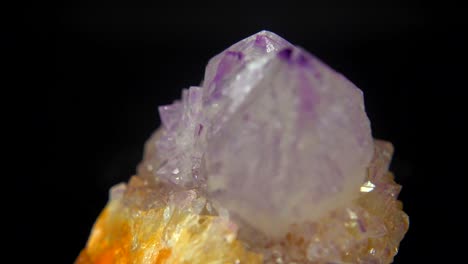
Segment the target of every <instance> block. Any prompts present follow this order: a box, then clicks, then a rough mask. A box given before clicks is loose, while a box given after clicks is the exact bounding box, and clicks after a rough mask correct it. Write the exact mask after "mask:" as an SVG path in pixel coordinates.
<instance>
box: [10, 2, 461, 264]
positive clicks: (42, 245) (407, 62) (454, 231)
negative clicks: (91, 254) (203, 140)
mask: <svg viewBox="0 0 468 264" xmlns="http://www.w3.org/2000/svg"><path fill="white" fill-rule="evenodd" d="M311 3H312V2H311ZM80 4H82V3H80ZM218 4H219V3H218ZM334 4H335V2H333V3H332V2H330V3H329V4H327V5H325V4H322V5H317V6H314V5H313V4H308V5H306V4H301V5H299V4H297V5H296V4H292V3H288V4H286V3H279V4H275V3H273V2H269V3H265V4H261V5H260V4H259V5H257V6H255V5H253V4H252V3H249V4H240V3H228V4H226V5H222V4H219V5H218V6H216V7H214V6H213V5H210V6H209V7H203V6H202V5H199V6H198V7H196V8H189V7H188V6H186V5H185V4H182V3H181V4H180V6H179V7H171V8H169V7H160V6H158V5H157V4H154V5H153V6H152V7H145V8H142V7H138V8H136V7H116V6H114V5H111V4H108V5H106V6H104V7H89V6H87V7H84V5H82V6H81V7H74V8H71V7H60V8H59V7H55V6H54V7H53V8H52V7H50V8H39V7H37V8H25V9H24V10H21V12H19V13H18V15H16V16H15V18H14V19H13V20H10V21H9V22H10V24H7V26H6V27H3V28H5V30H2V31H3V32H2V33H3V34H2V39H3V40H2V46H3V47H4V48H3V50H4V54H5V55H6V56H5V57H6V60H4V63H5V64H6V65H7V66H8V67H7V68H8V69H7V70H6V71H4V72H3V73H4V76H5V77H6V78H4V80H8V82H9V81H11V80H10V79H9V77H12V80H13V82H11V83H10V85H5V86H4V87H6V88H7V89H6V90H8V91H12V92H13V93H14V94H15V96H14V98H15V99H18V100H15V101H10V100H9V98H10V97H8V96H6V95H5V96H3V100H2V101H5V102H4V104H3V106H7V109H6V110H5V111H4V113H6V114H7V116H10V117H11V116H13V118H12V121H13V123H12V126H10V128H12V129H11V131H13V133H14V134H16V135H19V136H20V138H21V139H20V140H19V141H15V146H16V147H15V148H16V151H15V152H12V153H11V154H10V156H13V158H14V159H15V160H16V161H19V163H20V164H19V165H7V166H8V167H14V173H13V174H10V175H9V176H5V179H8V180H13V184H14V185H13V186H14V188H13V189H11V188H9V187H8V186H7V185H4V186H7V187H4V189H5V191H4V193H8V192H9V191H11V192H12V195H13V198H10V199H13V200H14V201H15V202H14V203H13V206H12V207H13V208H12V209H8V211H7V213H5V214H4V215H5V216H8V217H6V218H9V219H13V224H12V226H11V228H7V229H9V230H8V231H13V234H12V239H8V241H10V245H11V246H12V248H14V249H15V250H14V251H11V252H12V253H13V252H14V254H15V256H16V257H20V258H21V259H22V260H23V261H25V262H27V261H26V260H27V259H31V260H32V259H35V260H38V261H39V262H42V261H40V260H46V261H45V262H46V263H55V262H57V263H71V262H73V260H74V259H75V258H76V256H77V255H78V253H79V251H80V250H81V248H82V247H83V246H84V245H85V242H86V239H87V237H88V234H89V231H90V228H91V226H92V224H93V222H94V220H95V219H96V217H97V216H98V213H99V212H100V210H101V209H102V208H103V207H104V205H105V203H106V201H107V195H108V190H109V188H110V187H111V186H112V185H114V184H116V183H118V182H121V181H126V180H127V179H128V178H129V177H130V176H131V175H132V174H133V173H134V172H135V166H136V165H137V163H138V162H139V160H140V159H141V156H142V151H143V144H144V142H145V140H146V139H147V138H148V137H149V136H150V134H151V133H152V131H153V130H155V129H156V128H157V127H158V126H159V117H158V113H157V106H158V105H161V104H168V103H171V102H172V101H173V100H175V99H177V98H178V97H179V95H180V92H181V89H182V88H186V87H188V86H190V85H197V84H199V83H200V81H201V78H202V76H203V72H204V67H205V65H206V63H207V61H208V59H209V58H211V57H212V56H214V55H215V54H217V53H218V52H221V51H222V50H223V49H225V48H227V47H228V46H229V45H231V44H233V43H235V42H236V41H238V40H241V39H242V38H244V37H247V36H249V35H251V34H254V33H256V32H258V31H260V30H262V29H267V30H271V31H273V32H276V33H277V34H279V35H281V36H283V37H284V38H286V39H288V40H289V41H290V42H292V43H294V44H297V45H300V46H302V47H304V48H306V49H307V50H309V51H310V52H312V53H313V54H315V55H316V56H317V57H319V58H321V59H322V60H323V61H325V62H326V63H327V64H329V65H330V66H331V67H333V68H334V69H336V70H337V71H339V72H341V73H343V74H344V75H345V76H347V77H348V78H349V79H350V80H351V81H352V82H354V83H355V84H356V85H357V86H358V87H360V88H361V89H362V90H363V91H364V94H365V101H366V108H367V111H368V115H369V118H370V119H371V122H372V129H373V134H374V137H377V138H381V139H386V140H389V141H391V142H393V144H394V145H395V149H396V152H395V156H394V161H393V164H392V170H393V171H394V172H395V174H396V180H397V182H399V183H401V184H402V185H403V191H402V193H401V195H400V198H401V200H403V202H404V207H405V211H406V212H407V213H408V214H409V215H410V220H411V225H410V230H409V233H408V234H407V236H406V238H405V239H404V240H403V242H402V244H401V248H400V253H399V254H398V255H397V257H396V259H395V263H432V262H433V261H434V262H435V261H436V260H437V261H438V262H439V263H452V262H454V261H456V260H457V259H459V257H460V256H461V255H462V253H463V249H462V246H463V245H464V244H465V245H466V227H465V225H466V221H465V220H464V219H466V218H464V216H463V214H462V212H463V209H466V201H464V200H463V198H465V196H466V193H465V191H464V190H465V187H464V186H465V185H464V182H465V177H466V172H465V170H464V164H466V162H465V157H466V156H467V155H466V149H465V148H464V145H465V142H464V141H465V138H466V134H465V133H463V132H462V130H461V128H462V127H463V126H464V124H465V123H466V121H467V119H466V115H465V112H466V111H465V103H464V101H465V100H466V96H465V94H466V93H465V90H466V88H467V71H466V69H467V67H466V64H467V61H466V59H465V57H464V56H463V54H464V50H465V49H466V47H467V42H466V40H465V36H466V34H467V31H466V26H467V23H466V19H465V18H464V16H465V13H466V12H465V11H464V10H463V9H461V8H455V7H442V6H423V5H417V4H416V3H414V4H413V3H412V4H400V5H398V4H395V3H394V2H392V4H391V5H390V4H389V5H386V6H382V7H380V6H379V7H372V8H371V7H366V8H364V7H357V6H355V5H354V6H353V7H351V6H348V7H341V8H338V7H335V6H334ZM5 83H7V82H5ZM8 88H9V89H8ZM10 104H11V106H10ZM23 127H24V128H23ZM5 140H6V141H9V140H8V138H6V139H5ZM24 143H25V144H24ZM23 144H24V145H25V146H22V145H23ZM20 145H21V147H20ZM13 153H14V154H13ZM459 153H460V154H459ZM12 164H13V163H12ZM6 203H7V204H11V203H9V202H8V200H7V202H6ZM9 237H10V236H8V238H9ZM463 241H465V242H463ZM459 261H460V260H459ZM459 261H458V262H459ZM19 262H22V261H19Z"/></svg>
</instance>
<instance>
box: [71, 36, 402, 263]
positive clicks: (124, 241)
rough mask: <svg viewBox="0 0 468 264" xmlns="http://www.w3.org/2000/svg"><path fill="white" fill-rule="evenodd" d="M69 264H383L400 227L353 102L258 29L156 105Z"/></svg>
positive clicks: (357, 99) (345, 85)
mask: <svg viewBox="0 0 468 264" xmlns="http://www.w3.org/2000/svg"><path fill="white" fill-rule="evenodd" d="M159 112H160V116H161V121H162V127H161V128H160V129H159V130H157V131H156V132H155V133H154V134H153V136H152V137H151V138H150V139H149V140H148V141H147V143H146V147H145V154H144V159H143V161H142V162H141V163H140V165H139V166H138V173H137V175H136V176H134V177H132V179H131V180H130V181H129V183H128V184H122V185H118V186H117V187H114V188H113V189H112V191H111V199H110V202H109V204H108V205H107V207H106V209H105V210H104V211H103V213H102V214H101V216H100V217H99V218H98V220H97V222H96V224H95V226H94V227H93V231H92V233H91V236H90V239H89V241H88V244H87V246H86V248H85V249H84V250H83V251H82V253H81V254H80V257H79V258H78V260H77V263H81V264H85V263H168V264H169V263H289V262H295V263H389V262H391V261H392V259H393V256H394V255H395V254H396V252H397V248H398V244H399V242H400V241H401V240H402V238H403V236H404V234H405V233H406V231H407V229H408V224H409V222H408V217H407V215H406V214H405V213H404V212H403V211H402V210H401V209H402V206H401V203H400V202H399V201H398V200H397V196H398V193H399V191H400V186H399V185H397V184H396V183H395V182H394V181H393V177H392V175H391V173H389V172H388V166H389V163H390V159H391V156H392V153H393V147H392V146H391V144H390V143H387V142H383V141H378V140H374V139H373V138H372V135H371V129H370V123H369V119H368V117H367V115H366V113H365V110H364V102H363V94H362V92H361V91H360V90H359V89H358V88H357V87H356V86H355V85H354V84H352V83H351V82H350V81H349V80H347V79H346V78H345V77H343V76H342V75H341V74H339V73H337V72H335V71H334V70H333V69H331V68H330V67H328V66H327V65H325V64H324V63H323V62H321V61H320V60H319V59H317V58H316V57H314V56H313V55H311V54H309V53H308V52H306V51H305V50H303V49H302V48H299V47H296V46H293V45H292V44H290V43H289V42H287V41H286V40H284V39H282V38H281V37H279V36H277V35H276V34H274V33H271V32H268V31H262V32H259V33H257V34H255V35H253V36H251V37H248V38H246V39H244V40H242V41H240V42H238V43H236V44H234V45H233V46H231V47H229V48H228V49H227V50H225V51H223V52H222V53H220V54H218V55H216V56H215V57H213V58H212V59H211V60H210V61H209V63H208V66H207V67H206V71H205V76H204V79H203V82H202V84H201V86H200V87H190V88H189V89H186V90H183V92H182V98H181V100H178V101H175V102H174V103H173V104H171V105H166V106H161V107H160V108H159Z"/></svg>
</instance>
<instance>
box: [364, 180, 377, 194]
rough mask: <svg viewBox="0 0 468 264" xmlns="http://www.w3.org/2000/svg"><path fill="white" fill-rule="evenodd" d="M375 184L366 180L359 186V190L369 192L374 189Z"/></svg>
mask: <svg viewBox="0 0 468 264" xmlns="http://www.w3.org/2000/svg"><path fill="white" fill-rule="evenodd" d="M374 188H375V185H374V184H373V183H372V182H371V181H366V182H365V183H364V184H363V185H362V186H361V192H371V191H372V190H374Z"/></svg>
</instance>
